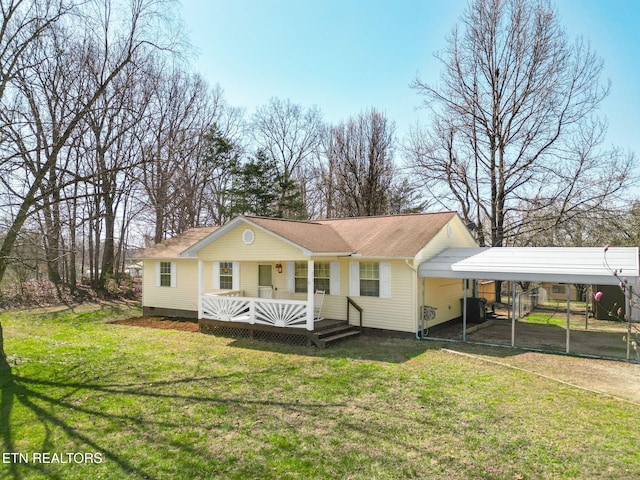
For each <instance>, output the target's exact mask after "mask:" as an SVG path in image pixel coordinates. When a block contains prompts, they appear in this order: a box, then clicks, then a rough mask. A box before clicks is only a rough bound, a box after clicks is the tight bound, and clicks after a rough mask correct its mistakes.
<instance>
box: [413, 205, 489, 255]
mask: <svg viewBox="0 0 640 480" xmlns="http://www.w3.org/2000/svg"><path fill="white" fill-rule="evenodd" d="M448 225H451V230H450V233H451V235H449V228H448ZM477 246H478V244H477V242H476V240H475V238H473V236H472V235H471V233H470V232H469V229H468V228H467V227H466V225H464V223H463V222H462V219H461V218H460V217H458V216H455V217H453V218H452V219H451V220H450V221H449V223H448V224H447V225H445V226H444V227H443V228H442V230H440V231H439V232H438V233H437V234H436V235H435V236H434V237H433V239H431V241H430V242H429V243H428V244H427V245H425V246H424V248H423V249H422V250H420V251H419V252H418V254H417V255H416V257H415V264H414V266H416V267H417V266H418V265H419V264H421V263H422V262H424V261H425V260H428V259H429V258H431V257H433V256H435V255H437V254H439V253H441V252H442V251H444V250H446V249H447V248H454V247H477Z"/></svg>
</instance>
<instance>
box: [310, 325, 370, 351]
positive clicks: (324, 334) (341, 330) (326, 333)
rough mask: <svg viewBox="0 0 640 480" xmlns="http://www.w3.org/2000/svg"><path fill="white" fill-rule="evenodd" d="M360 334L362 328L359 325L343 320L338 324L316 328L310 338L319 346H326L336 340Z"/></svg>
mask: <svg viewBox="0 0 640 480" xmlns="http://www.w3.org/2000/svg"><path fill="white" fill-rule="evenodd" d="M358 335H360V330H359V329H358V328H357V327H354V326H353V325H349V324H348V323H347V322H342V323H340V324H338V325H334V326H331V327H327V328H323V329H321V330H315V331H314V332H313V333H312V334H311V336H310V339H311V341H312V342H313V344H314V345H316V346H317V347H320V348H326V347H327V346H329V345H332V344H334V343H336V342H339V341H341V340H345V339H347V338H351V337H356V336H358Z"/></svg>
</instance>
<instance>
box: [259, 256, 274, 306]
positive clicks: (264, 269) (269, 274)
mask: <svg viewBox="0 0 640 480" xmlns="http://www.w3.org/2000/svg"><path fill="white" fill-rule="evenodd" d="M258 298H273V265H271V264H270V263H269V264H266V263H265V264H260V265H258Z"/></svg>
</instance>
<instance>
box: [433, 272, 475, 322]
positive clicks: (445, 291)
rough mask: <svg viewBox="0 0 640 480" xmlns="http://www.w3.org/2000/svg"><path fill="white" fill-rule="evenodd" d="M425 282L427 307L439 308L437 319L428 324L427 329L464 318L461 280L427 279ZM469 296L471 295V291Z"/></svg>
mask: <svg viewBox="0 0 640 480" xmlns="http://www.w3.org/2000/svg"><path fill="white" fill-rule="evenodd" d="M424 281H425V305H428V306H430V307H435V308H437V310H436V318H435V319H434V320H430V321H428V322H426V323H425V326H426V327H433V326H435V325H438V324H440V323H443V322H446V321H448V320H453V319H454V318H459V317H461V316H462V302H461V299H462V297H463V295H464V292H463V290H462V280H461V279H458V278H425V279H424ZM421 282H422V280H421ZM421 288H422V286H421ZM467 294H470V290H469V291H468V293H467Z"/></svg>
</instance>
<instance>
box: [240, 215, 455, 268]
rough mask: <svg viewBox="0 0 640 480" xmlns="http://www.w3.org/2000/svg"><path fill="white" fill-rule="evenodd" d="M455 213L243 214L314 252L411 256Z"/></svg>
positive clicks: (248, 218)
mask: <svg viewBox="0 0 640 480" xmlns="http://www.w3.org/2000/svg"><path fill="white" fill-rule="evenodd" d="M456 215H457V213H456V212H441V213H419V214H407V215H389V216H379V217H356V218H341V219H332V220H316V221H295V220H281V219H275V218H263V217H249V216H247V217H245V218H246V219H247V220H249V221H251V222H253V223H255V224H256V225H259V226H261V227H263V228H265V229H267V230H269V231H271V232H273V233H275V234H277V235H280V236H281V237H284V238H286V239H288V240H290V241H292V242H293V243H295V244H297V245H300V246H301V247H304V248H306V249H308V250H310V251H312V252H314V253H327V252H336V253H337V252H341V253H355V254H360V255H362V256H365V257H390V258H393V257H402V258H411V257H414V256H415V255H416V254H417V253H418V252H419V251H420V249H422V248H423V247H424V246H425V245H426V244H427V243H428V242H429V241H430V240H431V239H432V238H433V237H434V236H435V235H436V234H437V233H438V232H439V231H440V230H441V229H442V228H443V227H444V226H445V225H446V224H447V223H448V222H449V221H450V220H451V219H452V218H453V217H455V216H456Z"/></svg>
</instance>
